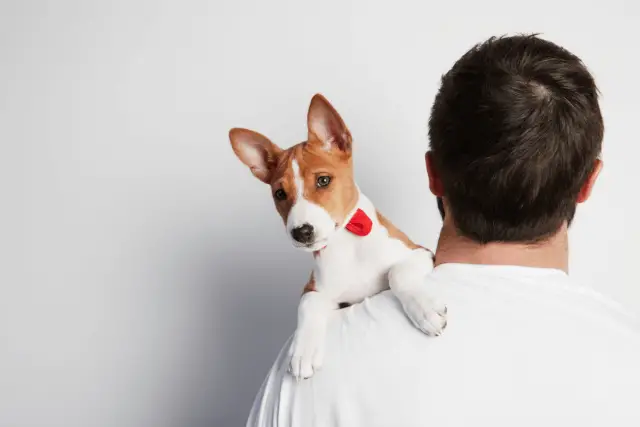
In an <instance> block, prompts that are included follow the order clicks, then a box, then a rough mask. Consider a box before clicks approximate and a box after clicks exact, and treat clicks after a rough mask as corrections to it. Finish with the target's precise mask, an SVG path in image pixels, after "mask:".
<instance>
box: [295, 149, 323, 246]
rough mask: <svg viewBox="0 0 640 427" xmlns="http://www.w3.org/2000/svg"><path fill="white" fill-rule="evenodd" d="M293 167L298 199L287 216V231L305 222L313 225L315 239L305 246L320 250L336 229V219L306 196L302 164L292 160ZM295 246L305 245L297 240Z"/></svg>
mask: <svg viewBox="0 0 640 427" xmlns="http://www.w3.org/2000/svg"><path fill="white" fill-rule="evenodd" d="M291 168H292V169H293V176H294V185H295V187H296V200H295V202H294V204H293V206H292V207H291V210H290V211H289V215H288V217H287V232H288V233H289V234H291V230H293V229H294V228H296V227H300V226H302V225H304V224H309V225H311V226H312V227H313V230H314V235H315V241H314V242H313V244H312V245H311V246H307V247H304V248H305V249H307V250H308V251H315V250H318V249H320V248H322V247H324V246H325V245H326V240H327V239H328V238H329V236H330V235H331V234H332V233H333V232H334V231H335V221H334V220H333V219H332V218H331V215H329V212H327V211H326V210H325V209H324V208H323V207H322V206H319V205H317V204H315V203H312V202H310V201H309V200H307V199H305V197H304V178H303V177H302V176H301V174H300V166H299V165H298V162H297V161H296V160H293V161H292V162H291ZM293 244H294V245H295V246H298V247H303V246H302V245H300V244H299V243H297V242H295V241H294V242H293Z"/></svg>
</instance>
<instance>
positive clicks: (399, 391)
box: [247, 264, 640, 427]
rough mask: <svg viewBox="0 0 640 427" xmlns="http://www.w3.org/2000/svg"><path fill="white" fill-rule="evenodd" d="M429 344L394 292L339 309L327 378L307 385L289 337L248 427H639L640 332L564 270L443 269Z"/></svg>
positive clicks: (436, 281)
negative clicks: (441, 319) (436, 333)
mask: <svg viewBox="0 0 640 427" xmlns="http://www.w3.org/2000/svg"><path fill="white" fill-rule="evenodd" d="M425 286H427V287H428V289H429V290H430V292H432V293H433V295H434V296H436V297H438V298H442V300H443V301H444V302H445V303H446V304H447V307H448V313H449V315H448V317H449V322H448V326H447V329H446V330H445V332H444V334H443V335H442V336H440V337H437V338H431V337H428V336H426V335H424V334H422V333H421V332H419V331H418V330H417V329H415V328H414V327H413V326H412V325H411V323H410V322H409V320H408V319H407V318H406V317H405V315H404V313H403V311H402V308H401V306H400V305H399V303H398V302H397V300H396V299H395V297H394V296H393V294H392V293H391V292H388V291H387V292H384V293H382V294H379V295H376V296H374V297H372V298H369V299H367V300H366V301H364V302H362V303H360V304H356V305H354V306H351V307H349V308H346V309H343V310H338V311H336V312H335V314H334V315H333V318H332V319H331V322H330V325H329V328H328V335H327V345H326V356H325V360H324V366H323V368H322V370H321V371H319V372H318V373H316V374H315V375H314V377H312V378H311V379H308V380H301V381H300V382H296V381H295V379H293V378H292V377H291V376H290V374H289V373H288V372H287V369H288V362H289V358H288V355H287V354H288V350H289V346H290V344H291V340H289V341H288V342H287V343H286V345H285V346H284V348H283V349H282V352H281V353H280V355H279V356H278V358H277V360H276V362H275V363H274V365H273V367H272V369H271V371H270V372H269V373H268V375H267V378H266V380H265V382H264V383H263V385H262V388H261V390H260V391H259V393H258V396H257V397H256V400H255V402H254V405H253V408H252V410H251V415H250V417H249V420H248V423H247V426H248V427H276V426H277V427H290V426H291V427H337V426H348V427H383V426H384V427H413V426H416V427H417V426H420V427H424V426H438V427H448V426H450V427H462V426H474V427H475V426H490V427H503V426H504V427H526V426H536V427H556V426H558V427H559V426H562V427H573V426H576V427H589V426H598V427H609V426H612V427H627V426H628V427H640V327H639V325H638V323H637V320H636V319H635V318H634V317H633V316H631V315H630V314H628V313H625V312H624V311H623V309H622V308H621V307H618V306H617V305H615V304H613V303H612V302H610V301H609V300H607V299H605V298H604V297H602V296H600V295H598V294H597V293H595V292H593V291H591V290H589V289H587V288H584V287H581V286H579V285H577V284H574V283H572V282H571V281H570V280H569V276H568V275H567V274H565V273H564V272H562V271H560V270H555V269H542V268H527V267H516V266H489V265H470V264H443V265H440V266H438V267H437V268H436V269H435V271H434V272H433V274H432V275H430V277H429V278H428V279H427V282H426V284H425Z"/></svg>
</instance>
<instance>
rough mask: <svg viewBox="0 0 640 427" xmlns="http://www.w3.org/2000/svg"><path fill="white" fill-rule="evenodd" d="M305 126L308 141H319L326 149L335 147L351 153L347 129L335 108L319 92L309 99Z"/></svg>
mask: <svg viewBox="0 0 640 427" xmlns="http://www.w3.org/2000/svg"><path fill="white" fill-rule="evenodd" d="M307 127H308V128H309V141H310V142H319V143H321V144H322V146H323V148H324V149H325V150H327V151H331V150H332V149H334V148H337V149H339V150H341V151H343V152H345V153H351V133H349V129H347V126H346V125H345V124H344V121H343V120H342V117H340V115H339V114H338V112H337V111H336V110H335V108H333V107H332V106H331V104H330V103H329V101H327V100H326V98H325V97H324V96H322V95H320V94H316V95H315V96H314V97H313V98H312V99H311V104H310V105H309V112H308V114H307Z"/></svg>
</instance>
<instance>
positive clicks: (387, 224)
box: [376, 211, 426, 249]
mask: <svg viewBox="0 0 640 427" xmlns="http://www.w3.org/2000/svg"><path fill="white" fill-rule="evenodd" d="M376 215H377V216H378V221H380V224H381V225H382V226H383V227H384V228H386V229H387V231H388V232H389V236H390V237H391V238H393V239H398V240H400V241H401V242H402V243H404V244H405V246H407V247H408V248H409V249H419V248H422V249H426V248H424V247H422V246H420V245H417V244H415V243H413V241H412V240H411V239H409V237H408V236H407V235H406V234H404V233H403V232H402V231H400V229H399V228H398V227H396V226H395V225H393V224H392V223H391V221H389V220H388V219H387V218H386V217H385V216H384V215H382V214H381V213H380V212H379V211H376Z"/></svg>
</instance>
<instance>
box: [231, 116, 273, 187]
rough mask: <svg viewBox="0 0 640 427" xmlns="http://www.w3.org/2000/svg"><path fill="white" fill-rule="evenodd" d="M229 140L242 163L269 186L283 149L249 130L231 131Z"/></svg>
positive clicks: (235, 129)
mask: <svg viewBox="0 0 640 427" xmlns="http://www.w3.org/2000/svg"><path fill="white" fill-rule="evenodd" d="M229 139H230V140H231V147H232V148H233V151H234V152H235V153H236V155H237V156H238V158H239V159H240V160H241V161H242V163H244V164H245V165H247V166H249V169H251V173H253V174H254V175H255V177H256V178H258V179H259V180H260V181H262V182H265V183H267V184H268V183H269V180H270V179H271V172H272V171H273V169H274V168H275V166H276V161H277V157H278V154H280V153H281V152H282V149H281V148H280V147H278V146H277V145H275V144H274V143H273V142H271V141H269V139H268V138H267V137H266V136H264V135H261V134H259V133H258V132H254V131H252V130H248V129H241V128H233V129H231V130H230V131H229Z"/></svg>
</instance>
